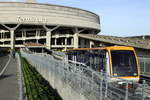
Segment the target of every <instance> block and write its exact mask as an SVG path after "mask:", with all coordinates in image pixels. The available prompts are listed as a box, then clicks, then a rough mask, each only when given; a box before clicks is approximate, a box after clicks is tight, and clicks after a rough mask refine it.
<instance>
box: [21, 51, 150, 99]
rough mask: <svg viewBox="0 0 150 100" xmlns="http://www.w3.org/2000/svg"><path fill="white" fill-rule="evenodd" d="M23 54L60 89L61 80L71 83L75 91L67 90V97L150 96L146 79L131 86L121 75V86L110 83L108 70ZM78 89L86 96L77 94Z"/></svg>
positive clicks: (43, 55) (112, 97) (47, 56)
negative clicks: (101, 70) (97, 70)
mask: <svg viewBox="0 0 150 100" xmlns="http://www.w3.org/2000/svg"><path fill="white" fill-rule="evenodd" d="M21 54H22V56H23V57H25V58H26V59H27V60H28V61H29V63H30V64H31V65H33V66H34V67H35V68H36V69H37V70H38V72H39V73H40V74H41V75H42V76H43V77H44V78H45V79H46V80H48V81H49V82H50V81H51V82H50V84H52V85H53V87H54V88H57V90H59V87H58V86H57V84H58V80H61V83H62V84H64V85H65V84H67V85H69V86H70V87H71V89H72V91H70V92H68V93H67V94H69V95H67V96H68V97H67V99H64V100H150V87H149V86H148V85H146V84H145V82H143V84H138V83H136V84H134V85H133V86H132V88H129V87H130V82H129V81H126V80H122V79H118V80H120V81H121V82H122V83H123V84H124V85H121V87H120V85H118V84H117V83H109V82H108V80H109V78H111V77H109V76H108V75H106V74H105V73H103V72H95V71H93V70H92V69H90V68H89V67H88V66H85V65H84V64H81V63H77V62H73V61H70V62H68V60H67V59H63V60H61V59H56V58H55V57H53V56H51V55H46V54H40V55H38V54H31V53H30V54H29V53H27V52H24V51H22V52H21ZM52 77H53V78H52ZM64 88H65V87H64ZM60 90H62V88H61V89H60ZM66 92H67V90H66ZM75 92H76V93H78V94H79V95H82V96H84V98H78V99H77V97H76V98H74V97H73V95H74V93H75ZM60 95H61V94H60ZM73 98H74V99H73Z"/></svg>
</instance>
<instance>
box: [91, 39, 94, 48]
mask: <svg viewBox="0 0 150 100" xmlns="http://www.w3.org/2000/svg"><path fill="white" fill-rule="evenodd" d="M92 46H94V42H93V41H91V40H90V48H93V47H92Z"/></svg>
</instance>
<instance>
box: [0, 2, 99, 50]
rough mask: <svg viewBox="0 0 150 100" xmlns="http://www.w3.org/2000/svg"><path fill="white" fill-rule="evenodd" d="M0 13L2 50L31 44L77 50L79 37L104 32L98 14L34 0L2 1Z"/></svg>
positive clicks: (0, 42)
mask: <svg viewBox="0 0 150 100" xmlns="http://www.w3.org/2000/svg"><path fill="white" fill-rule="evenodd" d="M0 14H1V17H0V47H10V48H11V49H13V48H14V47H24V44H26V43H30V42H32V43H37V44H43V46H44V47H46V48H48V49H64V48H78V47H81V45H79V44H81V43H82V40H80V39H79V38H78V34H81V33H82V34H97V33H98V32H100V30H101V29H100V19H99V16H98V15H96V14H95V13H92V12H90V11H86V10H83V9H79V8H72V7H66V6H59V5H51V4H41V3H36V2H35V1H34V0H28V1H26V2H0ZM79 42H80V43H79ZM89 42H90V41H86V43H87V47H89V46H88V44H89Z"/></svg>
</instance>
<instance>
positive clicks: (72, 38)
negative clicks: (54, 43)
mask: <svg viewBox="0 0 150 100" xmlns="http://www.w3.org/2000/svg"><path fill="white" fill-rule="evenodd" d="M73 41H74V40H73V37H72V38H71V45H73Z"/></svg>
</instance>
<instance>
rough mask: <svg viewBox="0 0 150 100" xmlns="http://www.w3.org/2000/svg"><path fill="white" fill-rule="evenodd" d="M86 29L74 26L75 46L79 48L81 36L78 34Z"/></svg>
mask: <svg viewBox="0 0 150 100" xmlns="http://www.w3.org/2000/svg"><path fill="white" fill-rule="evenodd" d="M84 30H85V29H81V30H79V29H78V28H76V27H75V28H74V29H73V32H74V36H73V39H74V48H79V36H78V34H79V33H81V32H83V31H84Z"/></svg>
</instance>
